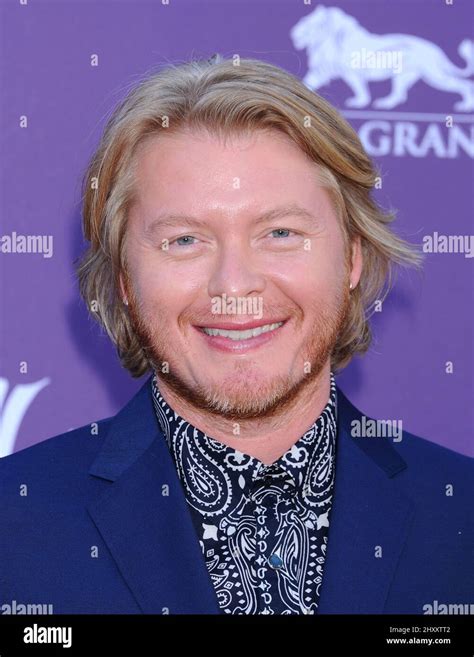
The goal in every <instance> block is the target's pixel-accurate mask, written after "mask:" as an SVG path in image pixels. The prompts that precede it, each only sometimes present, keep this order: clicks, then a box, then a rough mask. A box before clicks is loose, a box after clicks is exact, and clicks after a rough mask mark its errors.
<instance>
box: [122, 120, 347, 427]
mask: <svg viewBox="0 0 474 657" xmlns="http://www.w3.org/2000/svg"><path fill="white" fill-rule="evenodd" d="M137 197H138V200H137V203H136V204H135V205H134V206H133V208H132V209H131V212H130V215H129V221H128V226H127V234H126V244H125V248H126V258H127V263H128V271H127V273H126V274H125V275H124V276H123V277H122V289H123V292H124V294H125V296H126V297H127V299H128V301H129V312H130V315H131V318H132V322H133V324H134V326H135V329H136V331H137V333H138V335H139V336H140V340H141V343H142V346H144V347H146V349H147V354H148V356H149V358H150V360H151V362H152V364H153V367H154V369H155V370H156V372H157V374H158V378H159V383H160V388H161V386H162V385H163V386H164V389H166V386H169V389H170V390H171V391H173V392H174V393H175V394H177V395H178V396H179V397H180V398H181V399H184V400H186V402H188V403H189V404H191V405H193V406H194V407H196V408H201V409H206V410H207V411H211V412H214V413H217V414H219V415H221V416H223V417H227V418H233V419H250V418H265V417H270V416H271V415H273V414H275V412H276V411H279V412H281V409H282V408H283V407H285V406H286V405H288V404H290V403H291V402H292V401H293V400H294V399H295V398H297V397H298V396H299V395H300V394H302V391H303V390H305V389H306V387H307V386H308V385H310V384H311V382H313V385H314V381H315V379H316V378H317V377H318V375H320V374H321V372H322V371H323V369H325V368H326V370H327V371H329V356H330V353H331V350H332V348H333V346H334V344H335V342H336V339H337V336H338V333H339V331H340V327H341V324H342V322H343V321H344V318H345V313H346V312H347V305H348V298H349V274H350V262H348V259H347V257H346V251H345V249H344V239H343V234H342V231H341V228H340V225H339V222H338V219H337V217H336V214H335V211H334V209H333V208H332V205H331V203H330V199H329V196H328V194H327V192H326V191H325V190H324V189H323V188H322V187H321V186H319V185H318V183H317V180H316V172H315V168H314V164H312V163H311V161H310V160H308V159H307V158H306V156H305V155H304V154H303V153H302V152H301V151H300V150H299V148H298V147H297V146H296V145H295V144H294V143H293V142H292V141H291V140H290V139H289V138H287V137H286V136H285V135H282V134H280V133H278V132H274V131H272V132H266V133H265V132H256V133H253V134H252V135H251V136H246V137H244V136H235V137H233V138H232V139H229V140H228V141H227V142H226V143H225V144H224V143H223V142H222V141H219V139H218V138H217V137H215V136H209V135H208V134H207V133H204V132H202V133H201V132H200V133H194V134H193V135H192V136H191V135H188V134H184V133H180V134H174V135H173V134H170V135H164V136H161V135H160V136H158V137H155V138H153V139H152V140H150V141H148V142H147V143H144V144H142V145H141V146H140V149H139V151H138V167H137ZM282 208H284V209H285V210H282ZM305 212H306V214H305ZM270 213H272V214H270ZM278 213H280V214H278ZM264 215H267V217H266V218H263V219H262V217H264ZM242 325H243V326H242ZM212 327H213V328H214V329H217V330H219V327H220V328H223V329H225V330H228V331H231V333H224V334H223V335H222V334H217V335H215V332H216V331H215V330H214V331H211V333H214V335H212V334H211V335H209V333H210V331H209V330H208V331H207V333H206V332H205V331H204V330H203V328H207V329H209V328H212ZM255 327H257V328H258V327H265V330H264V332H263V333H260V335H254V334H248V333H244V334H241V333H236V332H235V331H236V330H238V329H244V330H251V329H254V328H255ZM267 329H270V330H267ZM260 330H261V328H260ZM258 332H260V331H257V333H258ZM249 336H250V337H249ZM163 363H165V365H163ZM166 364H168V365H166ZM167 368H169V373H167Z"/></svg>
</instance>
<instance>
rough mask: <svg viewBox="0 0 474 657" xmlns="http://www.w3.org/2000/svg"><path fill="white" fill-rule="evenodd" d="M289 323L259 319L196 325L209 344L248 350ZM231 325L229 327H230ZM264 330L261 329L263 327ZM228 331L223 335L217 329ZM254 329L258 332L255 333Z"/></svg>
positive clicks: (228, 349)
mask: <svg viewBox="0 0 474 657" xmlns="http://www.w3.org/2000/svg"><path fill="white" fill-rule="evenodd" d="M286 323H287V319H284V320H280V321H278V320H273V319H270V320H265V321H264V320H257V321H253V322H245V323H243V322H242V323H237V322H227V323H224V322H223V323H221V324H216V323H213V324H211V325H205V326H195V327H194V328H195V329H196V330H198V331H199V333H200V334H201V335H202V337H203V338H204V339H205V340H206V343H207V345H208V346H210V347H213V348H215V349H218V350H219V351H226V352H233V353H235V352H239V353H242V352H246V351H249V350H252V349H255V348H257V347H260V346H262V345H264V344H266V343H267V342H270V341H271V340H273V339H274V338H275V337H276V336H277V335H279V332H280V330H281V329H282V328H283V327H284V326H285V324H286ZM228 327H229V328H228ZM262 328H263V330H259V329H262ZM218 330H219V331H226V332H227V331H228V332H230V335H229V334H227V335H225V334H224V335H222V334H219V333H217V331H218ZM252 331H254V332H256V334H255V335H253V334H252Z"/></svg>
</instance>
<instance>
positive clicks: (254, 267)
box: [208, 241, 265, 297]
mask: <svg viewBox="0 0 474 657" xmlns="http://www.w3.org/2000/svg"><path fill="white" fill-rule="evenodd" d="M264 289H265V276H264V275H263V273H262V271H261V270H260V268H259V267H258V263H257V262H256V254H254V253H251V249H250V248H249V247H247V246H246V245H244V244H237V243H236V242H235V241H234V242H233V243H232V244H230V243H229V244H227V245H226V246H224V247H222V248H221V250H220V252H219V253H218V255H217V260H216V263H215V265H214V268H213V271H212V274H211V277H210V279H209V284H208V294H209V296H210V297H218V296H222V295H223V294H224V293H225V294H226V296H228V297H229V296H233V297H246V296H249V295H251V294H261V293H263V291H264Z"/></svg>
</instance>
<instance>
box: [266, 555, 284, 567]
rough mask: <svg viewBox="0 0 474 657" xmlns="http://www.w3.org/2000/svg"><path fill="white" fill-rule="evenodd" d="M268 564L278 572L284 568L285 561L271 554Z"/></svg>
mask: <svg viewBox="0 0 474 657" xmlns="http://www.w3.org/2000/svg"><path fill="white" fill-rule="evenodd" d="M268 563H269V564H270V566H271V567H272V568H275V569H276V570H278V569H279V568H281V567H282V566H283V561H282V560H281V559H280V557H279V556H278V554H271V555H270V556H269V557H268Z"/></svg>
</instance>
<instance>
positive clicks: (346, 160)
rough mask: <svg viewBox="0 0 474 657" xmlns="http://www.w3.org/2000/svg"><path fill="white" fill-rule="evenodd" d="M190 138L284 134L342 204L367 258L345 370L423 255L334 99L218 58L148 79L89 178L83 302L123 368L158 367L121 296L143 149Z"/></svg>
mask: <svg viewBox="0 0 474 657" xmlns="http://www.w3.org/2000/svg"><path fill="white" fill-rule="evenodd" d="M183 129H188V130H189V129H191V130H200V129H201V130H202V129H204V130H207V131H209V132H211V133H212V134H218V135H222V136H226V135H229V134H234V133H241V132H249V131H254V130H262V129H263V130H268V129H273V130H279V131H281V132H283V133H284V134H286V135H287V136H289V137H290V138H291V139H292V140H293V141H294V142H295V143H296V144H297V145H298V146H299V147H300V149H301V150H302V151H303V152H304V153H306V154H307V155H308V156H309V158H311V160H312V161H313V162H314V163H315V165H316V169H317V171H318V174H319V179H320V182H321V183H322V184H323V185H324V186H325V187H326V188H327V190H328V192H329V194H330V196H331V199H332V202H333V203H334V207H335V209H336V212H337V215H338V217H339V220H340V222H341V226H342V231H343V234H344V238H345V243H346V249H347V246H348V245H350V243H351V240H352V239H354V238H355V237H356V236H359V237H360V240H361V245H362V255H363V271H362V275H361V278H360V282H359V284H358V285H357V287H356V288H355V289H354V290H353V291H352V293H351V295H350V307H349V312H348V315H347V321H346V322H345V325H344V327H343V329H342V330H341V332H340V334H339V338H338V340H337V343H336V345H335V348H334V350H333V353H332V355H331V367H332V369H333V370H335V371H337V370H340V369H342V368H343V367H345V366H346V365H347V364H348V363H349V361H350V360H351V358H352V357H353V356H354V355H355V354H363V353H365V352H366V351H367V349H368V347H369V345H370V342H371V339H372V336H371V330H370V326H369V317H370V315H371V313H372V310H373V308H372V307H373V304H374V302H375V301H376V300H380V301H383V300H384V299H385V297H386V295H387V294H388V292H389V290H390V288H391V286H392V284H393V276H392V272H393V265H394V264H398V265H405V266H407V265H411V266H415V267H418V266H419V265H420V263H421V261H422V255H421V253H420V252H419V251H418V250H417V249H416V248H415V247H414V246H412V245H410V244H408V243H407V242H406V241H404V240H403V239H401V238H400V237H397V236H396V235H395V234H394V233H393V232H392V230H391V228H390V223H391V222H392V221H393V219H394V218H395V213H394V212H393V211H390V212H385V211H383V210H382V209H381V208H380V207H379V206H378V205H377V204H376V202H375V201H374V200H373V198H372V195H371V192H372V189H373V188H374V186H375V184H376V181H377V179H378V172H377V171H376V170H375V167H374V165H373V163H372V162H371V160H370V158H369V157H368V155H367V153H366V152H365V151H364V148H363V146H362V144H361V142H360V140H359V137H358V136H357V134H356V132H355V131H354V130H353V129H352V128H351V126H350V125H349V124H348V123H347V121H346V120H345V119H344V118H343V117H341V115H340V114H339V113H338V112H337V111H336V110H335V109H334V108H333V107H332V106H331V105H330V104H329V103H328V102H327V101H326V100H324V99H323V98H322V97H321V96H319V95H318V94H316V93H314V92H312V91H310V90H309V89H307V88H306V87H305V86H304V84H303V83H302V82H300V80H298V79H297V78H296V77H295V76H293V75H291V74H290V73H287V72H286V71H284V70H282V69H280V68H279V67H277V66H274V65H272V64H269V63H267V62H263V61H259V60H256V59H240V60H238V61H236V60H229V59H221V58H217V60H216V58H215V57H214V58H211V60H206V61H191V62H187V63H184V64H180V65H171V66H168V67H167V68H164V69H161V70H158V71H154V72H152V73H149V74H147V75H146V76H145V78H144V79H143V80H141V81H140V82H139V83H138V84H136V85H135V87H134V88H132V90H131V91H130V92H129V93H128V94H127V96H126V97H125V99H124V100H123V101H122V102H121V103H120V104H119V105H118V106H117V108H116V109H115V110H114V112H113V113H112V115H111V116H110V118H109V120H108V122H107V125H106V127H105V130H104V133H103V136H102V139H101V141H100V144H99V146H98V148H97V150H96V152H95V153H94V155H93V157H92V158H91V161H90V163H89V166H88V168H87V170H86V172H85V174H84V179H83V229H84V235H85V238H86V239H87V240H88V241H89V242H90V245H89V247H88V249H87V251H86V253H85V254H84V255H83V257H82V259H81V261H80V263H79V265H78V267H77V274H78V278H79V287H80V293H81V295H82V297H83V299H84V300H85V302H86V304H87V306H88V308H89V310H90V312H91V314H92V315H93V317H95V318H96V319H97V320H98V321H99V322H100V324H101V325H102V326H103V327H104V328H105V330H106V331H107V333H108V334H109V336H110V338H111V339H112V341H113V342H114V344H115V345H116V348H117V352H118V355H119V358H120V360H121V362H122V365H123V366H124V367H125V368H126V369H127V370H129V371H130V373H131V374H132V376H135V377H139V376H142V375H143V374H144V373H146V372H147V371H148V370H150V368H151V366H150V363H149V361H148V360H147V358H146V357H145V354H144V353H143V351H142V348H141V346H140V342H139V340H138V337H137V335H136V334H135V331H134V329H133V326H132V323H131V321H130V317H129V313H128V311H127V307H126V306H124V304H123V302H122V296H121V290H120V274H121V273H123V274H125V276H126V274H127V268H126V261H125V255H124V236H125V231H126V225H127V215H128V212H129V209H130V207H131V205H132V204H133V202H134V193H135V185H134V183H135V172H136V164H137V158H136V157H135V154H136V150H137V147H138V145H139V144H141V143H142V142H144V141H145V140H146V139H148V138H150V137H153V136H156V135H157V134H159V133H161V132H162V131H166V133H167V134H169V133H170V132H173V131H179V130H183Z"/></svg>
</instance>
